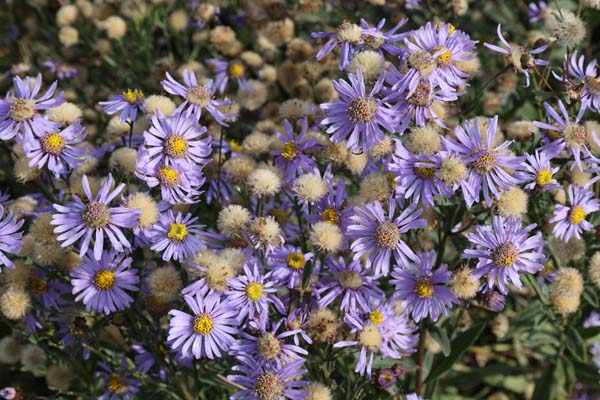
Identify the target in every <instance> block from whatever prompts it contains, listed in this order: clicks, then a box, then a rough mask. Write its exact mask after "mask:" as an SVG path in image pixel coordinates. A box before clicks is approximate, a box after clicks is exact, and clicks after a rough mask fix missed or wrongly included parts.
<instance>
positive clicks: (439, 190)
mask: <svg viewBox="0 0 600 400" xmlns="http://www.w3.org/2000/svg"><path fill="white" fill-rule="evenodd" d="M440 165H441V158H440V157H439V156H438V155H435V156H428V155H425V154H420V155H415V154H413V153H411V152H410V151H408V150H407V149H406V148H405V147H404V146H403V145H402V143H400V142H398V143H396V150H395V153H394V156H393V158H392V162H391V163H389V164H388V169H389V170H390V171H391V172H392V173H393V174H394V175H395V178H394V180H395V182H396V184H397V185H396V190H397V191H398V190H399V191H401V193H399V194H401V195H403V197H404V198H405V199H412V202H413V203H414V204H417V203H418V202H419V200H421V201H422V202H423V206H425V207H431V206H433V204H434V197H436V196H438V195H441V196H445V197H448V196H451V195H452V194H453V192H454V191H453V190H452V189H451V188H450V187H448V185H446V184H445V183H444V182H443V181H442V180H441V179H440V178H438V176H437V175H436V172H437V171H438V169H439V166H440Z"/></svg>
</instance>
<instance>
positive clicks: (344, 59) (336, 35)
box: [311, 20, 364, 70]
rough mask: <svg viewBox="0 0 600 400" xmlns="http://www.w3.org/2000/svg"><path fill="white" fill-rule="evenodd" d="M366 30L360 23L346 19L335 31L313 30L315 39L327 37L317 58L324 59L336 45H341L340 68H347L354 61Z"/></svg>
mask: <svg viewBox="0 0 600 400" xmlns="http://www.w3.org/2000/svg"><path fill="white" fill-rule="evenodd" d="M363 34H364V31H363V28H362V27H361V26H360V25H356V24H353V23H351V22H350V21H346V20H344V21H343V22H342V23H341V24H340V25H339V26H338V27H337V29H336V30H335V32H313V33H312V34H311V36H312V37H313V38H315V39H327V42H326V43H325V45H324V46H323V47H322V48H321V49H320V50H319V52H318V53H317V56H316V57H317V60H319V61H320V60H322V59H323V58H325V57H326V56H327V55H328V54H329V53H331V52H332V51H333V49H335V48H336V47H338V46H340V47H341V54H340V62H339V68H340V70H343V69H346V67H347V66H348V65H350V63H352V55H353V54H354V51H355V50H356V48H357V47H358V46H359V45H360V44H362V43H363V39H364V35H363Z"/></svg>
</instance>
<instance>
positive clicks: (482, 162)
mask: <svg viewBox="0 0 600 400" xmlns="http://www.w3.org/2000/svg"><path fill="white" fill-rule="evenodd" d="M497 161H498V155H497V154H496V152H494V151H486V152H485V153H483V155H481V156H480V157H479V158H478V159H476V160H475V161H473V167H474V168H475V171H477V173H478V174H480V175H484V174H486V173H488V172H490V171H491V170H492V169H494V167H495V166H496V165H497Z"/></svg>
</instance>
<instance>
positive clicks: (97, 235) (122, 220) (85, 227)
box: [50, 174, 141, 260]
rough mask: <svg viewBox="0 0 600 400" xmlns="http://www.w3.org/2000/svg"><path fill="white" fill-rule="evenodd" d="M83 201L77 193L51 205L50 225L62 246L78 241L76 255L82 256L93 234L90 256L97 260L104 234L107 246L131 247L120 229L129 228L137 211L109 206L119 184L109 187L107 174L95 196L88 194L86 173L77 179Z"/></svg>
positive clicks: (102, 244)
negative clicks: (79, 182) (92, 255)
mask: <svg viewBox="0 0 600 400" xmlns="http://www.w3.org/2000/svg"><path fill="white" fill-rule="evenodd" d="M81 182H82V186H83V191H84V192H85V196H86V198H87V201H86V202H85V203H84V202H83V201H81V199H80V198H79V196H77V195H73V200H74V201H71V202H69V203H67V204H65V205H64V206H62V205H60V204H53V205H52V207H53V208H54V209H55V210H56V211H57V212H56V213H54V214H53V215H52V221H51V222H50V224H52V225H56V227H55V228H54V232H55V233H58V234H59V236H58V238H57V239H58V240H59V241H60V242H61V246H62V247H67V246H69V245H71V244H73V243H75V242H77V241H78V240H81V243H80V247H79V255H80V256H81V257H83V256H84V255H85V254H86V253H87V251H88V249H89V247H90V243H91V241H92V237H94V257H95V258H96V260H99V259H100V257H101V255H102V250H103V249H104V236H107V237H108V239H109V240H110V244H111V246H112V247H113V248H114V249H115V250H116V251H118V252H123V251H125V249H128V248H130V247H131V245H130V243H129V241H128V240H127V238H126V237H125V235H124V234H123V232H122V231H121V228H133V227H134V226H136V225H137V222H138V221H137V220H138V218H139V216H140V213H141V212H140V210H138V209H133V208H127V207H110V202H111V201H112V200H113V199H114V198H115V197H117V195H118V194H119V193H121V191H122V190H123V189H124V188H125V184H124V183H121V184H120V185H118V186H117V187H116V188H115V189H114V190H111V187H112V182H113V178H112V175H111V174H108V177H107V178H106V180H105V181H104V183H103V184H102V187H101V188H100V190H98V193H97V194H96V196H93V195H92V191H91V189H90V184H89V182H88V179H87V176H85V175H84V176H83V177H82V179H81Z"/></svg>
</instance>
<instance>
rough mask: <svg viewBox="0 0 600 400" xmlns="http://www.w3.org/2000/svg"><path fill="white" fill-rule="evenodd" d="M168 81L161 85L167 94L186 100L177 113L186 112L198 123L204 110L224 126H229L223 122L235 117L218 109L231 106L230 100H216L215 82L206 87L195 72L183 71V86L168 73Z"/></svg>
mask: <svg viewBox="0 0 600 400" xmlns="http://www.w3.org/2000/svg"><path fill="white" fill-rule="evenodd" d="M166 75H167V79H166V80H164V81H161V82H160V84H161V85H162V87H163V88H164V89H165V91H166V92H167V93H170V94H173V95H176V96H180V97H183V98H184V99H185V100H184V101H183V103H181V104H180V105H179V107H177V110H175V113H181V112H184V111H185V113H186V114H188V115H191V116H193V117H194V118H195V119H196V121H198V120H199V119H200V117H201V116H202V109H205V110H206V111H208V113H209V114H210V115H212V117H213V118H214V119H215V121H216V122H217V123H218V124H219V125H222V126H228V125H227V124H226V123H225V122H224V121H223V120H224V119H227V118H231V117H233V115H229V114H224V113H223V112H222V111H221V110H219V108H218V107H221V106H226V105H229V104H231V101H230V100H215V99H214V94H215V91H216V87H215V85H213V81H212V80H209V81H208V82H206V84H204V85H200V84H199V83H198V80H197V79H196V74H195V73H194V72H193V71H188V70H187V69H184V70H183V83H184V84H183V85H182V84H181V83H179V82H177V81H176V80H175V79H174V78H173V77H172V76H171V75H170V74H169V73H168V72H167V73H166Z"/></svg>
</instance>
